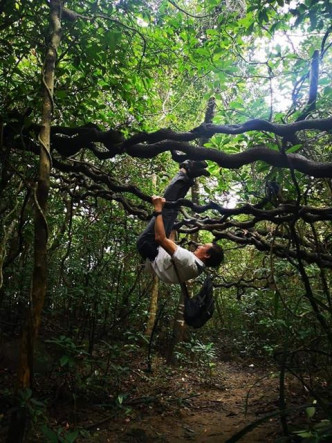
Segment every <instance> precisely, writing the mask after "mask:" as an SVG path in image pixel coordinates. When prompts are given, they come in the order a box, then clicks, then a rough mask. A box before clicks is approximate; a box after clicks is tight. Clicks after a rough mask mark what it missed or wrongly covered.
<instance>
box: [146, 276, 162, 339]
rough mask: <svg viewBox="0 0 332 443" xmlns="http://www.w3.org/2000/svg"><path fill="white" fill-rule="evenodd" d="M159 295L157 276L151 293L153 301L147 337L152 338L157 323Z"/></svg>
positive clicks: (147, 326) (151, 301)
mask: <svg viewBox="0 0 332 443" xmlns="http://www.w3.org/2000/svg"><path fill="white" fill-rule="evenodd" d="M158 295H159V280H158V277H157V276H156V275H154V276H153V286H152V291H151V299H150V306H149V317H148V322H147V325H146V329H145V335H147V336H148V337H150V336H151V334H152V330H153V325H154V322H155V321H156V315H157V308H158Z"/></svg>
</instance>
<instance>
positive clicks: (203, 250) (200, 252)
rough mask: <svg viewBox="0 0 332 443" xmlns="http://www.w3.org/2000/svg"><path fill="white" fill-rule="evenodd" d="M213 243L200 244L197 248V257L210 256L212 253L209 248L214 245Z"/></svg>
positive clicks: (201, 258)
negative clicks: (209, 252)
mask: <svg viewBox="0 0 332 443" xmlns="http://www.w3.org/2000/svg"><path fill="white" fill-rule="evenodd" d="M212 246H213V245H212V243H205V244H204V245H200V246H198V247H197V248H196V250H195V252H194V254H195V255H196V257H197V258H199V259H200V260H204V259H206V258H209V257H210V254H208V250H209V249H210V248H211V247H212Z"/></svg>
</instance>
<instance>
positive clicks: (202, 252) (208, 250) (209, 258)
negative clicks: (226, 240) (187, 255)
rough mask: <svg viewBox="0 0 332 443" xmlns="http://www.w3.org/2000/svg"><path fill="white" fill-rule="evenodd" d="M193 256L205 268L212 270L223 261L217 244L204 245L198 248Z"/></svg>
mask: <svg viewBox="0 0 332 443" xmlns="http://www.w3.org/2000/svg"><path fill="white" fill-rule="evenodd" d="M194 254H195V255H196V257H197V258H199V259H200V260H202V262H203V263H204V264H205V266H209V267H212V268H217V267H218V266H219V265H220V264H221V262H222V261H223V260H224V251H223V250H222V247H221V246H219V245H217V243H205V244H204V245H201V246H198V248H197V249H196V251H195V252H194Z"/></svg>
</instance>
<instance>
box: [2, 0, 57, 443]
mask: <svg viewBox="0 0 332 443" xmlns="http://www.w3.org/2000/svg"><path fill="white" fill-rule="evenodd" d="M61 10H62V3H61V1H60V0H51V1H50V24H51V32H52V34H51V39H50V44H49V46H48V50H47V54H46V58H45V63H44V67H43V72H42V83H43V104H42V124H41V130H40V133H39V137H38V139H39V144H40V157H39V178H38V183H37V185H36V187H35V189H34V191H33V192H34V204H35V240H34V270H33V276H32V284H31V290H30V300H29V304H28V308H27V316H26V323H25V325H24V328H23V331H22V340H21V350H20V362H19V368H18V386H17V387H18V390H21V391H22V390H26V389H28V388H30V386H31V383H32V377H33V354H34V343H35V339H36V337H37V335H38V330H39V326H40V322H41V312H42V309H43V305H44V300H45V294H46V279H47V240H48V227H47V221H46V216H45V214H46V206H47V199H48V193H49V186H50V170H51V156H50V133H51V122H52V113H53V89H54V71H55V63H56V57H57V48H58V47H59V44H60V39H61V21H60V20H61ZM26 401H29V399H27V400H26ZM27 417H28V416H27V408H25V407H24V406H23V407H22V406H21V407H20V408H19V410H18V411H16V412H15V413H14V414H13V415H12V417H11V425H10V430H9V434H8V439H7V441H8V442H14V441H15V442H16V441H17V442H19V441H23V439H24V429H23V430H22V426H23V427H24V428H25V427H26V424H27ZM18 428H19V429H21V432H17V429H18Z"/></svg>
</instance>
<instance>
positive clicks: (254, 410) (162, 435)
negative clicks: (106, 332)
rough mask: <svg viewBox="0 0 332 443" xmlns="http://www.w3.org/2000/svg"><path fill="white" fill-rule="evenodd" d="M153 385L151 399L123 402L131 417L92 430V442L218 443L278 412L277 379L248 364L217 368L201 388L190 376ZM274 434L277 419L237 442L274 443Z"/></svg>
mask: <svg viewBox="0 0 332 443" xmlns="http://www.w3.org/2000/svg"><path fill="white" fill-rule="evenodd" d="M142 377H145V378H146V379H148V376H144V375H142ZM163 378H164V379H165V374H163ZM154 383H155V382H153V380H152V379H151V380H150V384H149V383H147V385H149V387H150V389H149V391H150V392H149V395H150V397H146V399H145V401H143V400H142V399H143V397H141V400H142V403H140V399H139V398H137V401H136V402H135V400H134V401H132V402H130V401H129V402H128V404H129V406H130V405H131V406H132V407H134V409H132V410H131V412H129V413H128V411H127V414H124V415H123V417H121V418H117V419H115V420H112V421H107V422H106V423H102V422H100V424H99V425H96V427H95V428H94V430H92V429H91V437H92V438H91V441H94V442H112V443H113V442H114V443H125V442H128V443H134V442H142V443H143V442H144V443H150V442H169V443H176V442H185V441H193V442H202V443H205V442H211V443H212V442H216V443H217V442H218V443H223V442H226V441H227V440H228V439H229V438H230V437H231V436H232V435H233V434H235V433H236V432H238V431H240V430H241V429H242V428H243V427H245V426H246V425H248V424H249V423H252V422H254V421H255V420H257V419H259V418H261V417H263V416H264V415H266V414H267V413H269V412H271V411H274V410H276V409H277V401H278V378H277V377H275V376H273V374H272V372H271V371H269V370H266V371H264V372H262V370H258V369H256V368H255V366H253V365H249V364H248V365H247V366H242V367H240V366H235V365H234V364H229V363H218V365H217V366H216V368H215V371H214V374H213V375H212V376H211V377H208V380H207V382H204V383H203V382H202V378H201V377H198V376H197V377H196V376H195V373H194V372H190V373H188V372H186V373H183V371H182V372H181V373H179V374H178V373H177V372H173V373H172V374H170V375H169V376H168V383H169V384H170V385H171V386H166V385H164V386H160V385H158V383H155V384H154ZM151 391H152V394H151ZM248 391H249V397H248V403H247V414H245V404H246V396H247V395H248ZM175 393H176V396H175ZM148 399H149V400H151V401H147V400H148ZM156 399H158V401H156ZM279 430H280V429H279V422H278V420H277V419H271V420H270V421H268V422H266V423H264V424H262V425H260V426H259V427H257V428H256V429H254V430H253V431H252V432H250V433H249V434H247V435H246V436H245V437H243V438H242V439H241V440H240V441H243V442H254V443H256V442H257V443H258V442H264V443H268V442H274V441H275V438H276V435H277V434H278V431H279Z"/></svg>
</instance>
